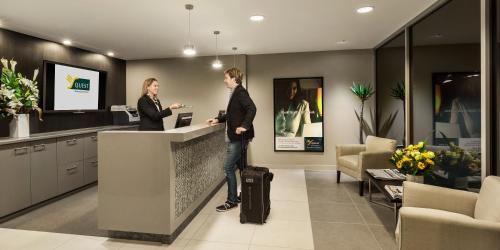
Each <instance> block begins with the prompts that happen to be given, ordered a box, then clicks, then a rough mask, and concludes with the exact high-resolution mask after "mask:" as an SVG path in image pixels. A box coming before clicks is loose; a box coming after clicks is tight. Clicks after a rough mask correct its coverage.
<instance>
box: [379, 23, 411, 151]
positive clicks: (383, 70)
mask: <svg viewBox="0 0 500 250" xmlns="http://www.w3.org/2000/svg"><path fill="white" fill-rule="evenodd" d="M376 65H377V69H376V78H377V82H376V83H377V85H376V92H375V93H376V99H377V135H378V136H380V137H385V138H391V139H395V140H397V141H398V144H400V145H404V133H405V132H404V130H405V128H404V120H405V118H404V116H405V112H404V79H405V34H404V31H403V32H401V33H400V34H398V35H397V36H396V37H394V38H393V39H392V40H390V41H389V42H387V43H385V44H384V45H383V46H381V47H379V48H378V49H377V51H376Z"/></svg>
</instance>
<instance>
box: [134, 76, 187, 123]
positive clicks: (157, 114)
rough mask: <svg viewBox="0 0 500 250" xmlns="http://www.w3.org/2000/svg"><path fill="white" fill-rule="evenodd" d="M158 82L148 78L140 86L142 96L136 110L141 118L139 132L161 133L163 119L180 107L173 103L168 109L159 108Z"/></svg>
mask: <svg viewBox="0 0 500 250" xmlns="http://www.w3.org/2000/svg"><path fill="white" fill-rule="evenodd" d="M159 86H160V85H159V84H158V80H156V79H155V78H148V79H146V80H144V84H143V85H142V96H141V98H139V101H137V110H138V111H139V116H140V117H141V122H140V125H139V130H141V131H163V130H165V129H164V128H163V118H165V117H167V116H170V115H172V109H178V108H180V107H181V105H180V104H179V103H173V104H171V105H170V106H169V107H168V108H166V109H163V108H162V107H161V103H160V100H158V89H159Z"/></svg>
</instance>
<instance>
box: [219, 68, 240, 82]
mask: <svg viewBox="0 0 500 250" xmlns="http://www.w3.org/2000/svg"><path fill="white" fill-rule="evenodd" d="M224 74H228V75H229V77H230V78H234V80H235V81H236V83H237V84H241V82H242V81H243V73H242V72H241V70H239V69H238V68H230V69H226V70H225V71H224Z"/></svg>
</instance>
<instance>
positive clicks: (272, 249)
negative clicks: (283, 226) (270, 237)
mask: <svg viewBox="0 0 500 250" xmlns="http://www.w3.org/2000/svg"><path fill="white" fill-rule="evenodd" d="M249 250H306V249H300V248H288V247H286V248H285V247H269V246H257V245H250V248H249Z"/></svg>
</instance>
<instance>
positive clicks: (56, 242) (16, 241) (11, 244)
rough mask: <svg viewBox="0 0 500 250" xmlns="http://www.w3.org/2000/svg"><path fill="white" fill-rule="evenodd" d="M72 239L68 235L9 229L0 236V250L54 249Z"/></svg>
mask: <svg viewBox="0 0 500 250" xmlns="http://www.w3.org/2000/svg"><path fill="white" fill-rule="evenodd" d="M74 237H75V236H73V235H68V234H56V233H46V232H35V231H27V230H13V229H9V230H6V231H4V232H3V233H2V234H1V235H0V249H12V250H17V249H19V250H20V249H23V250H24V249H26V250H28V249H29V250H31V249H35V250H45V249H54V248H56V247H59V246H61V245H63V244H64V243H66V242H68V241H70V240H71V239H72V238H74Z"/></svg>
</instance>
